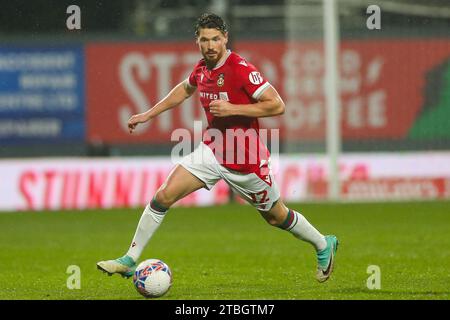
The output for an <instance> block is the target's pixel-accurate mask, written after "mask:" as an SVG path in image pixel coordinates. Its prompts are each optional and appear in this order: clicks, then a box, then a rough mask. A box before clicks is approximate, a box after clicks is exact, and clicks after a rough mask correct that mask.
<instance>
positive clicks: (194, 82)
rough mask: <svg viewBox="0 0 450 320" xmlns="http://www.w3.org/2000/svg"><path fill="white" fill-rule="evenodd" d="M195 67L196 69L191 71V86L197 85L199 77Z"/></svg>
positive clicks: (189, 82) (189, 80)
mask: <svg viewBox="0 0 450 320" xmlns="http://www.w3.org/2000/svg"><path fill="white" fill-rule="evenodd" d="M195 71H196V70H195V69H194V71H192V72H191V74H190V75H189V78H188V84H189V85H190V86H191V87H197V79H196V78H195Z"/></svg>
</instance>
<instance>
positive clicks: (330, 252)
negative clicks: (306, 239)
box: [316, 236, 339, 282]
mask: <svg viewBox="0 0 450 320" xmlns="http://www.w3.org/2000/svg"><path fill="white" fill-rule="evenodd" d="M325 240H326V242H327V247H326V248H325V249H323V250H321V251H318V252H317V262H318V263H317V274H316V279H317V281H319V282H324V281H326V280H328V278H329V277H330V275H331V273H332V272H333V266H334V259H335V256H336V251H337V247H338V245H339V241H338V239H337V238H336V236H325Z"/></svg>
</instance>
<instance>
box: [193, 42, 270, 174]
mask: <svg viewBox="0 0 450 320" xmlns="http://www.w3.org/2000/svg"><path fill="white" fill-rule="evenodd" d="M226 55H227V56H226V59H225V60H224V61H223V62H222V63H220V64H218V65H217V66H216V67H215V68H214V69H212V70H209V69H208V68H207V67H206V64H205V61H204V59H202V60H200V61H199V62H198V63H197V64H196V65H195V67H194V70H193V71H192V73H191V75H190V76H189V84H190V85H191V86H193V87H197V90H198V92H199V94H200V102H201V105H202V107H203V109H204V110H205V113H206V118H207V120H208V127H207V130H206V132H205V133H204V134H203V142H204V143H205V144H206V145H208V146H209V147H210V148H211V149H212V151H213V152H214V155H215V156H216V159H217V160H218V161H219V163H220V164H221V165H223V166H225V167H226V168H228V169H231V170H235V171H239V172H243V173H251V172H255V173H259V172H260V168H262V167H267V160H268V158H269V156H270V154H269V150H268V149H267V147H266V145H265V144H264V143H263V141H262V140H261V137H260V134H259V124H258V118H253V117H244V116H230V117H215V116H214V115H213V114H212V113H211V112H210V111H209V104H210V102H211V101H213V100H226V101H228V102H230V103H232V104H251V103H255V102H257V100H258V98H259V96H260V95H261V94H262V93H263V92H264V91H265V90H266V89H267V88H268V87H269V86H270V84H269V83H268V82H267V80H266V79H264V78H263V77H262V76H261V74H260V73H259V72H258V70H257V69H256V68H255V67H254V66H253V65H252V64H250V63H249V62H247V61H246V60H245V59H244V58H242V57H241V56H239V55H238V54H236V53H234V52H231V51H229V50H228V51H227V52H226ZM219 133H220V134H219ZM220 135H221V136H220Z"/></svg>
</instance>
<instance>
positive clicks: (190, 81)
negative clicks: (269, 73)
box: [188, 60, 201, 88]
mask: <svg viewBox="0 0 450 320" xmlns="http://www.w3.org/2000/svg"><path fill="white" fill-rule="evenodd" d="M200 64H201V60H200V61H199V62H197V63H196V65H195V66H194V69H193V70H192V72H191V74H190V75H189V78H188V84H189V85H190V86H191V87H194V88H196V87H197V73H198V70H199V67H200Z"/></svg>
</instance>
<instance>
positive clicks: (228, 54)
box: [212, 49, 231, 70]
mask: <svg viewBox="0 0 450 320" xmlns="http://www.w3.org/2000/svg"><path fill="white" fill-rule="evenodd" d="M230 54H231V50H230V49H227V56H226V57H225V59H223V61H222V62H221V63H219V64H218V65H217V66H215V67H214V68H212V70H216V69H219V68H220V67H221V66H223V65H224V64H225V62H226V61H227V59H228V57H229V56H230Z"/></svg>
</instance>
